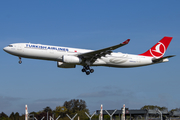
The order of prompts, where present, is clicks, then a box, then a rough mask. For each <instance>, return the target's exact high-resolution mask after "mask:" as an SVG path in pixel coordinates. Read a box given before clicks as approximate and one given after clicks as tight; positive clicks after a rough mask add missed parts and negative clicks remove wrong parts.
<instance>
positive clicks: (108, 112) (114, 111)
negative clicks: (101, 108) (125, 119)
mask: <svg viewBox="0 0 180 120" xmlns="http://www.w3.org/2000/svg"><path fill="white" fill-rule="evenodd" d="M105 111H106V112H107V114H108V115H109V116H110V120H112V116H113V115H114V113H115V112H116V111H117V109H116V110H114V112H113V113H112V114H111V115H110V114H109V112H108V111H107V110H105Z"/></svg>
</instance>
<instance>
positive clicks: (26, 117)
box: [25, 105, 28, 120]
mask: <svg viewBox="0 0 180 120" xmlns="http://www.w3.org/2000/svg"><path fill="white" fill-rule="evenodd" d="M25 120H28V106H27V105H25Z"/></svg>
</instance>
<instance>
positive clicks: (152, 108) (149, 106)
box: [141, 105, 167, 111]
mask: <svg viewBox="0 0 180 120" xmlns="http://www.w3.org/2000/svg"><path fill="white" fill-rule="evenodd" d="M156 108H158V109H159V110H161V111H162V110H167V107H160V106H154V105H145V106H143V107H142V108H141V109H147V110H148V109H151V110H154V109H156Z"/></svg>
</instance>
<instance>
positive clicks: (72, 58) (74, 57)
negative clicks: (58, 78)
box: [62, 55, 82, 64]
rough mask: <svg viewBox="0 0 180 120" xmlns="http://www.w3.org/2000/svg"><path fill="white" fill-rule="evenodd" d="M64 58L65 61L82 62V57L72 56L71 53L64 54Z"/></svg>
mask: <svg viewBox="0 0 180 120" xmlns="http://www.w3.org/2000/svg"><path fill="white" fill-rule="evenodd" d="M62 59H63V62H65V63H71V64H79V63H81V62H82V60H81V59H80V58H78V57H76V56H70V55H64V56H63V58H62Z"/></svg>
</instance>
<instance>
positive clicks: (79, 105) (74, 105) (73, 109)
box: [63, 99, 89, 120]
mask: <svg viewBox="0 0 180 120" xmlns="http://www.w3.org/2000/svg"><path fill="white" fill-rule="evenodd" d="M63 106H64V107H65V108H67V112H66V113H67V114H69V115H70V116H74V115H75V114H76V113H78V116H79V117H80V119H83V120H84V119H86V118H87V116H86V115H85V114H84V113H85V112H86V113H88V114H89V110H88V109H87V108H86V107H87V106H86V102H85V101H84V100H79V99H72V100H70V101H65V102H64V105H63ZM82 113H83V114H82Z"/></svg>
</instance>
